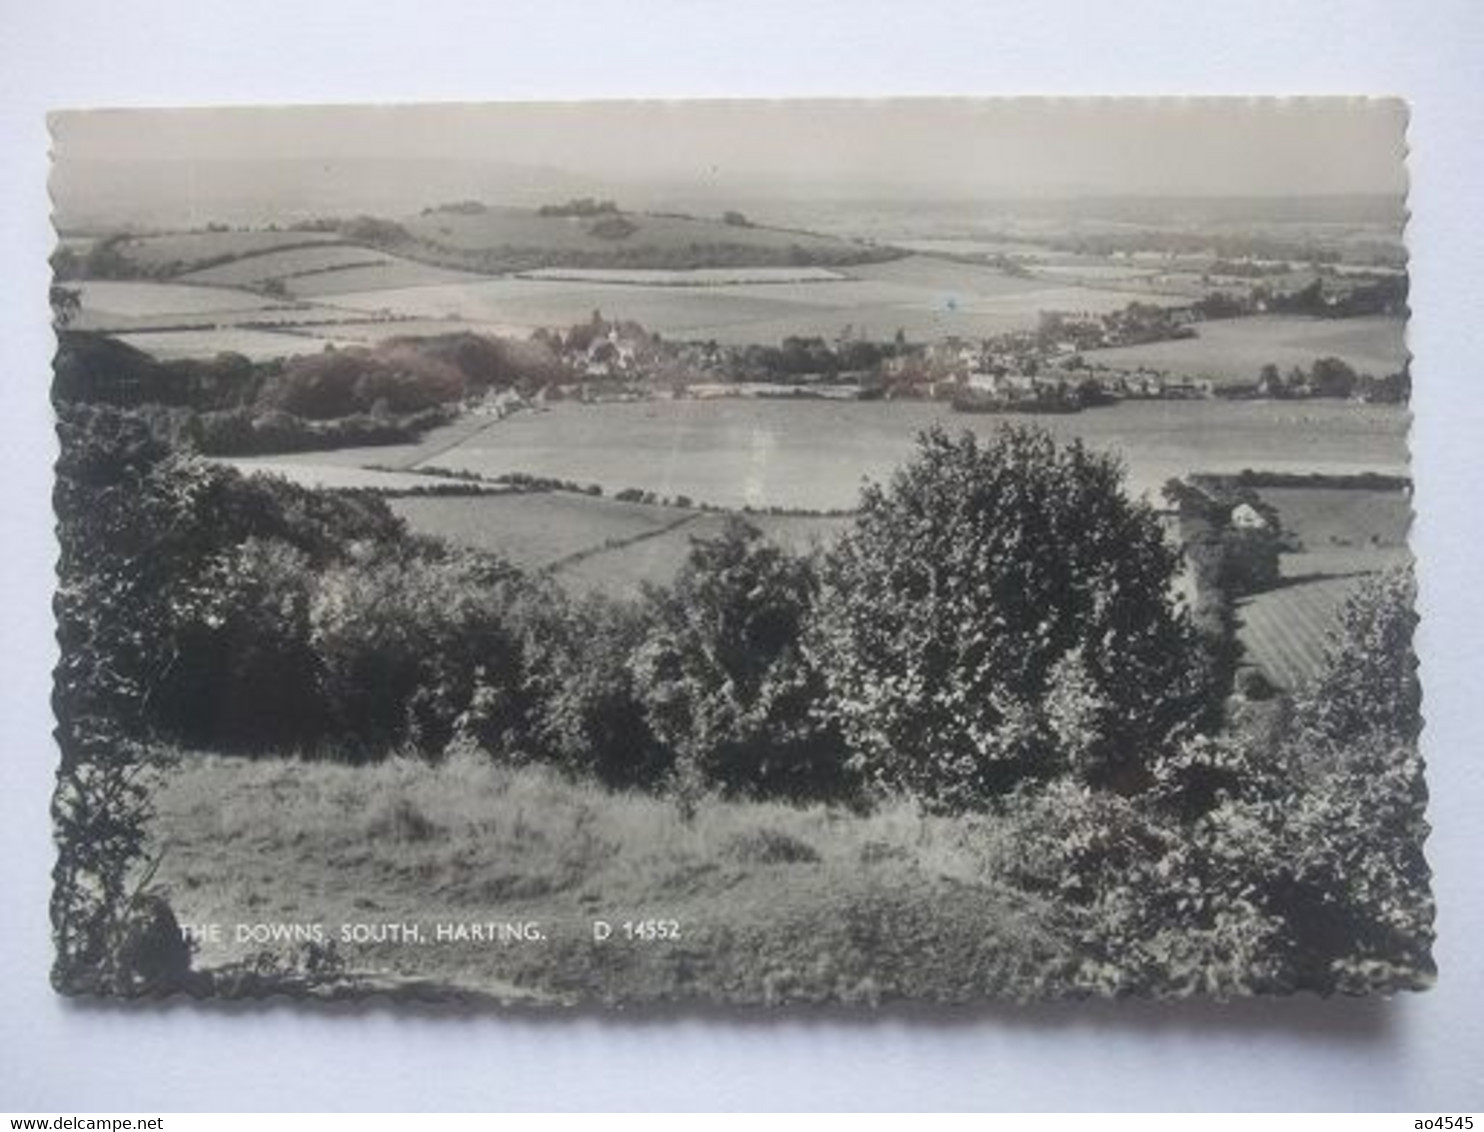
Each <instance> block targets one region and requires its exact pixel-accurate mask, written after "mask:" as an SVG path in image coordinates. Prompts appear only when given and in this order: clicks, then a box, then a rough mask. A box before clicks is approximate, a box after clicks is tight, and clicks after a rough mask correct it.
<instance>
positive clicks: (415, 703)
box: [309, 554, 527, 754]
mask: <svg viewBox="0 0 1484 1132" xmlns="http://www.w3.org/2000/svg"><path fill="white" fill-rule="evenodd" d="M519 584H520V577H519V575H518V573H517V572H516V571H514V570H513V569H512V568H511V567H508V566H506V565H504V564H503V563H501V562H499V561H498V560H495V559H491V558H489V557H488V556H485V555H477V554H449V555H447V556H427V555H420V556H408V557H397V558H386V557H372V556H367V557H360V556H357V557H353V558H351V559H350V560H349V561H347V562H344V563H342V564H338V565H336V566H335V567H333V568H331V569H330V570H327V571H325V572H323V573H322V574H321V575H319V576H318V577H317V578H316V579H315V583H314V589H313V595H312V602H311V608H310V611H309V645H310V647H311V648H312V649H313V651H314V655H315V657H316V658H317V661H318V663H319V665H320V667H321V681H322V687H323V690H324V694H325V697H326V699H327V700H328V702H329V703H330V704H331V705H332V706H333V711H334V713H335V721H334V722H335V725H336V726H335V730H336V732H337V734H340V735H343V736H347V737H350V738H352V739H354V740H356V741H357V742H358V743H359V744H360V745H361V749H362V750H363V751H364V752H366V753H369V754H376V753H380V752H382V751H385V750H386V749H387V748H388V747H390V746H392V745H396V744H402V743H406V744H410V745H411V746H413V747H416V748H417V749H419V750H422V751H424V752H426V753H429V754H437V753H441V752H442V751H443V749H444V748H445V747H446V746H447V745H448V744H449V742H450V741H451V740H452V739H453V738H454V737H455V734H456V733H462V734H464V735H466V736H467V737H469V738H470V739H472V740H473V741H475V742H477V743H478V744H479V745H480V746H482V747H483V748H484V749H486V750H488V751H491V752H496V753H500V752H504V753H514V752H516V751H517V750H518V749H519V748H520V747H521V743H522V735H523V730H524V720H525V717H526V714H527V709H526V705H525V703H524V701H523V696H522V691H521V685H522V663H521V650H520V643H519V639H518V637H517V635H516V631H515V628H514V626H513V625H512V623H511V619H510V613H509V610H510V605H511V600H512V598H511V590H512V589H513V588H514V587H516V586H518V585H519Z"/></svg>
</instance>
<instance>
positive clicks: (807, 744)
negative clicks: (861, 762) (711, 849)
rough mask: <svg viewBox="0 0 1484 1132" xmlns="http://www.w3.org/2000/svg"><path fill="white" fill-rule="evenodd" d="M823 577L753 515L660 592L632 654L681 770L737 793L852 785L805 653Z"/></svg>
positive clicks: (698, 548) (703, 549)
mask: <svg viewBox="0 0 1484 1132" xmlns="http://www.w3.org/2000/svg"><path fill="white" fill-rule="evenodd" d="M816 589H817V581H816V578H815V575H814V571H813V569H812V567H811V564H810V562H809V561H808V560H807V559H802V558H797V557H794V556H793V555H790V554H788V553H787V552H786V551H784V550H782V549H781V548H779V547H778V546H776V545H774V544H773V543H771V542H769V541H768V540H767V539H766V538H764V537H763V534H762V532H761V531H759V530H758V529H757V528H756V527H754V526H752V525H751V524H749V523H747V522H745V521H744V520H741V519H737V518H731V519H729V520H728V522H727V524H726V526H725V527H724V528H723V530H722V532H721V534H720V535H718V536H717V537H716V538H711V539H696V540H694V541H693V545H692V549H691V553H690V557H689V559H688V560H687V561H686V563H685V565H684V566H683V567H682V568H681V570H680V573H679V575H678V576H677V577H676V579H675V583H674V585H673V586H672V587H671V588H670V589H668V590H663V591H653V592H651V595H650V600H651V602H652V604H653V616H654V623H653V627H652V628H651V630H650V631H649V633H648V634H647V636H646V638H645V640H644V642H643V643H642V645H641V646H640V648H639V649H638V651H637V652H636V654H635V655H634V658H633V661H632V663H633V666H634V674H635V678H636V680H637V682H638V686H639V689H640V695H641V696H642V698H643V701H644V705H645V710H646V713H647V716H648V720H649V725H650V727H651V728H652V729H653V731H654V733H655V734H656V735H657V736H658V737H659V738H660V739H661V740H662V741H663V742H664V743H666V744H667V745H668V746H669V747H670V748H671V749H672V750H674V751H675V752H676V758H677V762H678V764H679V765H678V769H679V770H680V772H681V774H682V776H683V777H689V778H690V779H691V780H693V781H698V782H700V783H704V784H705V785H708V786H712V787H717V788H720V789H722V790H725V791H728V792H731V793H738V794H760V795H785V796H790V797H796V798H797V797H807V796H814V797H817V796H821V795H827V794H830V793H834V792H838V791H839V790H841V789H842V787H843V781H844V777H843V774H842V764H843V762H844V757H843V752H842V749H841V747H840V743H839V739H838V736H837V735H836V734H835V732H834V729H833V727H832V726H831V724H830V722H829V721H828V720H825V719H822V718H820V716H819V715H818V714H817V713H816V710H815V709H816V705H817V703H818V701H819V700H820V698H821V694H822V692H823V687H822V684H821V681H820V678H819V674H818V673H817V671H816V670H815V669H814V668H813V666H812V665H811V664H810V663H809V660H808V657H807V656H806V654H805V652H804V651H803V649H802V647H801V645H802V639H803V636H804V629H805V625H806V623H807V621H808V618H809V616H810V613H811V610H812V608H813V605H814V601H815V594H816Z"/></svg>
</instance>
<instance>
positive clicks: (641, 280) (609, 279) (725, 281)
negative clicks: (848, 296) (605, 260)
mask: <svg viewBox="0 0 1484 1132" xmlns="http://www.w3.org/2000/svg"><path fill="white" fill-rule="evenodd" d="M520 277H521V278H522V279H557V280H570V281H572V282H575V283H610V284H613V285H616V286H642V285H644V284H657V285H660V286H665V287H728V286H736V285H741V284H745V283H828V282H832V281H834V280H837V279H843V278H845V277H844V276H843V275H841V274H840V273H839V272H838V271H831V270H830V269H829V268H825V267H695V268H690V269H688V270H679V271H667V270H665V269H663V268H629V269H622V268H602V267H542V268H538V269H537V270H535V271H522V272H521V273H520Z"/></svg>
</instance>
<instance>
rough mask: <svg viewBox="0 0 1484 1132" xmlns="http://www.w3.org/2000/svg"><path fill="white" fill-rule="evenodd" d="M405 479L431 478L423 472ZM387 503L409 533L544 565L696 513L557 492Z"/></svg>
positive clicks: (661, 528)
mask: <svg viewBox="0 0 1484 1132" xmlns="http://www.w3.org/2000/svg"><path fill="white" fill-rule="evenodd" d="M410 478H421V479H422V481H423V483H425V484H427V483H436V482H437V481H436V480H432V479H430V478H429V477H426V476H423V477H410ZM391 507H392V510H393V511H395V512H396V513H397V514H398V515H400V516H401V517H402V518H403V519H405V520H407V524H408V526H409V527H410V528H411V529H412V531H413V532H414V533H415V534H424V535H433V536H435V537H437V538H442V539H447V540H448V541H450V542H453V543H456V544H459V545H462V546H472V547H476V548H478V549H480V550H489V551H493V552H495V553H496V554H501V555H503V556H504V557H506V558H508V559H509V560H510V561H512V562H514V563H515V564H516V565H518V566H524V567H527V568H529V569H542V568H545V567H549V566H552V565H553V564H555V563H558V562H561V561H562V560H564V559H566V558H569V557H571V556H572V555H575V554H581V553H583V552H584V551H590V550H594V549H596V548H600V547H602V546H604V545H605V544H607V543H620V542H621V543H628V542H630V541H631V540H634V539H636V538H642V537H644V536H647V535H654V534H657V533H659V532H661V531H664V530H666V529H667V528H669V527H672V526H674V525H676V524H681V523H686V522H689V521H692V520H694V518H695V517H696V512H693V511H684V510H681V509H679V508H670V507H647V506H645V505H643V504H641V503H620V502H618V501H617V500H613V499H594V498H591V497H589V496H586V495H577V494H574V493H572V492H565V491H552V492H545V491H543V492H531V493H515V494H508V495H502V496H498V497H491V498H469V497H464V496H447V497H423V498H408V499H394V500H392V501H391Z"/></svg>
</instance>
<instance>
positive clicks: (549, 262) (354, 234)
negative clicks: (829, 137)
mask: <svg viewBox="0 0 1484 1132" xmlns="http://www.w3.org/2000/svg"><path fill="white" fill-rule="evenodd" d="M604 203H605V204H606V202H604ZM388 253H389V254H391V255H393V256H397V257H402V258H403V259H406V260H416V261H421V262H422V263H424V264H433V265H436V266H437V267H439V268H454V269H457V270H460V271H469V272H478V273H482V274H503V273H507V272H513V271H530V270H536V269H540V268H551V267H557V268H562V267H565V268H669V269H687V268H705V267H841V266H848V265H851V264H861V263H875V262H880V261H883V260H888V259H893V258H896V257H898V256H900V255H902V254H904V253H902V252H900V251H897V250H895V249H892V248H888V247H881V246H877V245H874V244H869V243H863V242H859V241H855V240H849V239H845V238H842V237H836V236H822V235H818V234H815V233H811V232H803V231H795V230H792V229H784V228H773V227H768V226H765V225H760V224H755V223H753V222H751V221H750V220H748V219H747V218H746V217H745V216H743V215H742V214H740V213H736V212H733V213H730V214H724V216H718V217H704V216H689V215H685V214H681V213H649V212H624V211H621V210H619V209H617V208H616V207H604V208H601V209H576V210H571V209H568V208H567V207H566V206H564V205H560V204H558V205H552V206H549V208H548V214H546V215H543V214H542V212H541V211H540V210H539V209H537V208H516V207H511V206H487V205H483V204H481V203H479V202H477V201H472V200H463V201H459V202H457V203H453V204H449V205H446V206H441V207H434V208H428V209H424V210H423V211H422V212H421V213H419V214H416V215H413V216H401V217H399V218H397V219H392V220H387V219H380V218H377V217H372V216H348V217H321V218H317V219H314V220H308V221H303V222H301V223H300V224H299V225H298V226H296V227H293V228H286V229H277V230H274V231H265V230H263V229H253V228H247V229H231V230H229V229H225V228H220V229H217V228H215V227H214V228H213V229H211V230H205V231H202V230H199V229H198V230H196V231H192V232H176V233H160V234H155V235H150V236H122V235H118V234H115V235H112V236H104V237H101V238H98V239H94V240H87V239H82V238H73V239H70V240H64V241H63V244H62V250H60V251H59V252H58V256H57V258H56V260H54V265H55V266H56V267H57V271H58V276H59V277H60V278H108V279H129V278H147V279H157V280H166V279H174V278H180V277H187V276H189V278H188V279H187V281H197V282H228V283H236V284H237V285H246V286H251V287H252V288H254V289H263V288H264V285H265V284H267V285H271V284H272V283H273V282H274V280H275V279H278V280H279V281H284V280H290V279H294V278H296V277H298V276H300V275H305V274H311V273H313V274H323V273H326V272H334V271H336V270H341V269H346V270H349V269H351V268H356V267H364V266H366V264H367V263H368V262H371V261H373V260H377V259H378V258H380V259H385V258H386V255H387V254H388ZM280 268H281V270H280ZM208 269H210V270H212V271H215V272H216V273H217V275H218V276H221V278H216V277H212V278H210V279H208V278H206V277H205V276H204V275H202V274H201V273H202V272H204V271H207V270H208ZM192 272H195V273H197V274H196V275H190V274H189V273H192ZM238 276H241V278H240V279H238ZM229 277H230V278H229Z"/></svg>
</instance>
